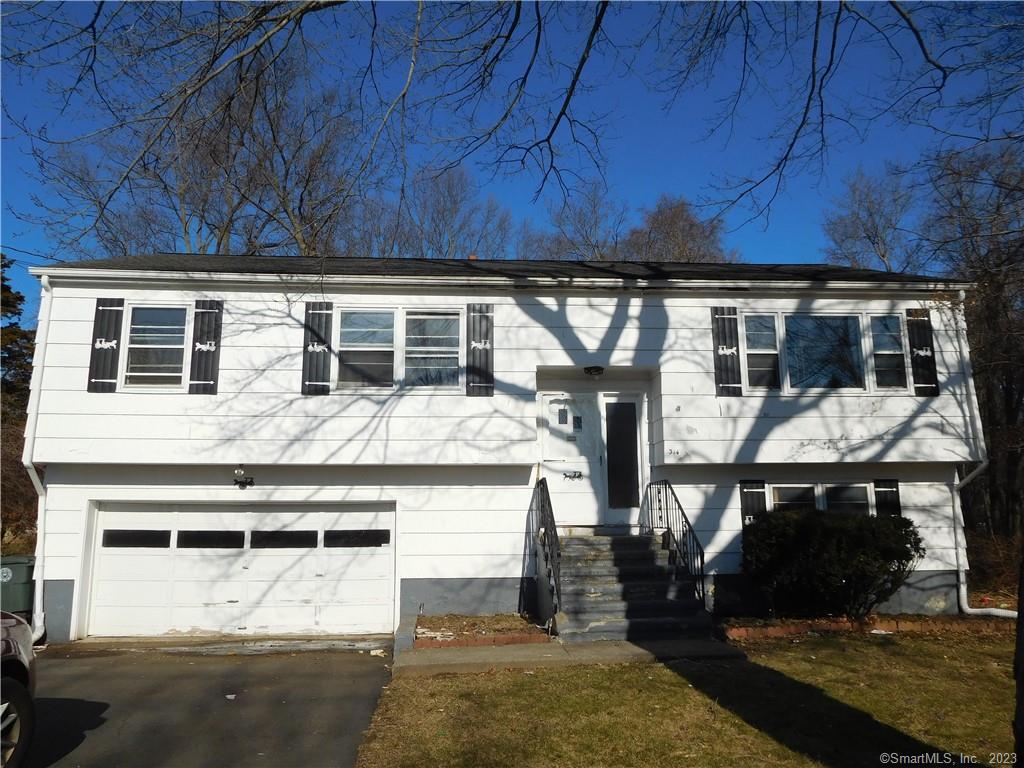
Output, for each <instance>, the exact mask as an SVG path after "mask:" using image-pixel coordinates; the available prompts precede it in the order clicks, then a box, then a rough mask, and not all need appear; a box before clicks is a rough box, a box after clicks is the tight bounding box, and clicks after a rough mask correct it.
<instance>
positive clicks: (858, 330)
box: [742, 313, 908, 392]
mask: <svg viewBox="0 0 1024 768" xmlns="http://www.w3.org/2000/svg"><path fill="white" fill-rule="evenodd" d="M742 330H743V344H744V350H743V351H744V355H743V363H744V365H743V370H744V376H745V382H746V386H747V388H749V389H778V390H785V391H788V392H806V391H820V390H826V391H829V390H850V391H855V390H860V391H867V390H868V389H872V390H878V389H896V390H900V389H902V390H905V389H906V388H907V378H908V376H907V358H906V343H905V341H904V339H905V333H904V330H903V318H902V317H901V316H900V315H896V314H891V315H867V314H859V313H858V314H788V315H787V314H781V313H772V314H767V313H766V314H753V313H752V314H745V315H744V316H743V323H742Z"/></svg>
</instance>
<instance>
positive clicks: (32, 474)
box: [21, 275, 53, 643]
mask: <svg viewBox="0 0 1024 768" xmlns="http://www.w3.org/2000/svg"><path fill="white" fill-rule="evenodd" d="M40 282H41V283H42V297H41V298H40V300H39V317H38V319H37V321H36V338H35V350H34V352H33V354H32V363H33V365H32V379H31V380H30V382H29V389H28V392H29V394H28V413H27V419H26V421H25V447H24V449H23V451H22V454H21V462H22V464H24V465H25V471H26V472H28V476H29V478H30V479H31V480H32V487H33V488H35V490H36V494H37V495H38V496H39V500H38V502H37V505H38V506H37V512H36V559H35V563H34V567H33V571H32V578H33V581H35V589H34V590H33V601H32V642H33V643H37V642H39V641H40V640H41V639H42V637H43V635H44V634H45V633H46V612H45V611H44V610H43V589H44V585H45V583H46V582H45V575H46V485H45V484H44V483H43V481H42V478H40V477H39V470H38V469H37V468H36V465H35V462H34V461H33V456H34V455H35V447H36V425H37V423H38V422H39V390H40V389H41V388H42V384H43V363H44V361H45V360H46V337H47V336H48V335H49V330H50V306H51V304H52V299H53V289H52V287H51V285H50V278H49V276H48V275H43V276H42V279H41V281H40Z"/></svg>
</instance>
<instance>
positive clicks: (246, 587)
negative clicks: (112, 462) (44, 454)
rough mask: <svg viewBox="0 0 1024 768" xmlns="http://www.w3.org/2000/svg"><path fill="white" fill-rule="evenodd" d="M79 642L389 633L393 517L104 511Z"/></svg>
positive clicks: (369, 512) (378, 512)
mask: <svg viewBox="0 0 1024 768" xmlns="http://www.w3.org/2000/svg"><path fill="white" fill-rule="evenodd" d="M98 515H99V518H98V526H97V535H96V550H95V555H94V560H93V570H92V579H91V590H90V593H91V594H90V614H89V629H88V632H89V634H90V635H156V634H161V633H164V632H172V631H178V632H234V633H249V634H253V633H258V634H273V633H302V632H315V633H337V634H346V633H390V632H391V631H392V630H393V628H394V596H395V594H394V571H395V568H394V520H395V514H394V510H393V507H385V506H382V505H377V506H367V505H358V506H353V505H333V506H324V505H316V506H314V505H291V506H282V505H269V504H259V505H250V506H226V505H218V506H212V505H211V506H206V505H192V506H177V505H151V506H140V505H134V506H132V505H126V504H117V505H106V506H104V508H103V509H102V510H100V512H99V513H98Z"/></svg>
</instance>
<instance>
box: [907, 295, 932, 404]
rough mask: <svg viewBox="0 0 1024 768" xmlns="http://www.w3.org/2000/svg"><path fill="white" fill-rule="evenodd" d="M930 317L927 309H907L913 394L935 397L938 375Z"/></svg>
mask: <svg viewBox="0 0 1024 768" xmlns="http://www.w3.org/2000/svg"><path fill="white" fill-rule="evenodd" d="M932 337H933V333H932V318H931V313H930V312H929V311H928V310H927V309H908V310H907V340H908V341H909V342H910V371H911V373H912V374H913V378H914V394H915V395H917V396H918V397H935V396H936V395H938V394H939V376H938V373H937V372H936V370H935V342H934V341H933V338H932Z"/></svg>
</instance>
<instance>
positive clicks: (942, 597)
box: [714, 571, 959, 616]
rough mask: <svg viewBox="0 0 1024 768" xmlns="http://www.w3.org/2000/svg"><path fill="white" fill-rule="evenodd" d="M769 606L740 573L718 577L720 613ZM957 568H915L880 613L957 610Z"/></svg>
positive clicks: (752, 612) (759, 612)
mask: <svg viewBox="0 0 1024 768" xmlns="http://www.w3.org/2000/svg"><path fill="white" fill-rule="evenodd" d="M765 610H766V608H765V606H764V605H763V604H762V601H761V598H760V595H759V594H758V593H757V590H754V589H751V588H750V585H749V584H748V583H747V579H746V577H745V576H743V574H739V573H723V574H718V575H716V576H715V577H714V612H715V615H716V616H763V615H764V614H765ZM958 610H959V609H958V607H957V599H956V571H915V572H914V573H912V574H910V578H909V579H907V583H906V584H904V585H903V586H902V587H900V590H899V591H898V592H897V593H896V594H895V595H893V596H892V597H891V598H889V600H887V601H886V602H884V603H882V604H881V605H879V606H878V607H877V608H876V609H875V611H876V612H878V613H890V614H891V613H919V614H929V615H935V614H955V613H957V612H958Z"/></svg>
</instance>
